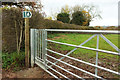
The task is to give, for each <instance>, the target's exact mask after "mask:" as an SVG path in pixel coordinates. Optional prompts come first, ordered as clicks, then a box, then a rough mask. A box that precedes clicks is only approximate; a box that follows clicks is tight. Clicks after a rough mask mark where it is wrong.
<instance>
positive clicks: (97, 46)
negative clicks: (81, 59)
mask: <svg viewBox="0 0 120 80" xmlns="http://www.w3.org/2000/svg"><path fill="white" fill-rule="evenodd" d="M98 48H99V34H97V45H96V49H98ZM96 65H98V51H96ZM97 72H98V71H97V68H95V75H97Z"/></svg>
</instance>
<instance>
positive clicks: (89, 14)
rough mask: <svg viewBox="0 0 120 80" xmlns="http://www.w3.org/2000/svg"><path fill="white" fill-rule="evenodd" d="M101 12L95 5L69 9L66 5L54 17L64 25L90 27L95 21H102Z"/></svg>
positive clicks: (77, 6)
mask: <svg viewBox="0 0 120 80" xmlns="http://www.w3.org/2000/svg"><path fill="white" fill-rule="evenodd" d="M100 13H101V12H100V11H99V10H98V9H97V7H96V6H94V5H81V6H80V5H76V6H74V7H69V6H68V5H65V6H64V7H62V8H61V10H60V11H59V12H58V13H55V14H53V15H52V16H51V17H47V18H48V19H52V17H53V18H54V19H56V20H58V21H62V22H63V23H69V24H76V25H80V26H89V25H90V22H91V21H93V19H102V17H101V15H100Z"/></svg>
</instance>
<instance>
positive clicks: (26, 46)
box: [25, 18, 29, 67]
mask: <svg viewBox="0 0 120 80" xmlns="http://www.w3.org/2000/svg"><path fill="white" fill-rule="evenodd" d="M25 65H26V67H29V19H28V18H25Z"/></svg>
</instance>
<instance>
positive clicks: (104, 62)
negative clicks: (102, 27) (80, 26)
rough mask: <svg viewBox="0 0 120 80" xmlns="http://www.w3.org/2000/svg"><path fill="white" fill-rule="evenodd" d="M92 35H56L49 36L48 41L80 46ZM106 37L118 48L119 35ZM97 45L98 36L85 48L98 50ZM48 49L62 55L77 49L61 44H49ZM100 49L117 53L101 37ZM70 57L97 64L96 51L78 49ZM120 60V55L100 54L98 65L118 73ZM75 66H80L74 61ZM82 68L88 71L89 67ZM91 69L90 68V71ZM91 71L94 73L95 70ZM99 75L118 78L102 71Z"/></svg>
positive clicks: (106, 35)
mask: <svg viewBox="0 0 120 80" xmlns="http://www.w3.org/2000/svg"><path fill="white" fill-rule="evenodd" d="M92 35H93V34H79V33H54V34H48V39H50V40H54V41H58V42H63V43H69V44H74V45H80V44H81V43H83V42H84V41H86V40H87V39H88V38H89V37H91V36H92ZM104 36H105V37H106V38H107V39H109V40H110V41H111V42H112V43H113V44H115V45H116V46H118V35H117V34H105V35H104ZM96 43H97V36H95V37H94V38H93V39H91V40H90V41H88V42H87V43H86V44H84V45H83V46H85V47H90V48H96ZM48 48H49V49H51V50H53V51H56V52H59V53H62V54H67V53H68V52H69V51H71V50H73V49H74V48H75V47H70V46H65V45H60V44H55V43H51V42H48ZM99 49H102V50H108V51H113V52H117V51H116V50H115V49H114V48H112V47H111V46H110V45H109V44H108V43H107V42H106V41H105V40H103V39H102V38H101V37H99ZM50 54H51V55H53V54H52V53H50ZM53 56H54V55H53ZM56 56H57V57H58V58H60V57H61V56H59V55H57V54H56ZM69 56H71V57H74V58H78V59H80V60H83V61H86V62H90V63H93V64H95V61H96V51H92V50H87V49H81V48H78V49H77V50H75V51H74V52H73V53H71V54H70V55H69ZM65 60H68V59H65ZM118 60H119V56H118V55H112V54H108V53H102V52H98V65H99V66H102V67H105V68H108V69H112V70H114V71H118V68H119V67H118V65H119V62H118ZM73 64H76V66H78V65H77V64H79V63H76V62H75V63H74V61H73ZM81 68H84V69H85V70H86V69H87V68H88V67H86V66H85V65H84V66H81ZM89 68H90V67H89ZM89 68H88V70H90V69H89ZM91 71H92V72H94V69H93V70H91ZM98 74H99V75H100V76H105V77H106V78H108V77H112V78H113V77H114V78H116V77H117V75H114V74H111V73H107V72H104V71H102V70H101V71H100V70H99V73H98Z"/></svg>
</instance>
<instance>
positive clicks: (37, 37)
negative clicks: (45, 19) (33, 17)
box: [30, 29, 120, 80]
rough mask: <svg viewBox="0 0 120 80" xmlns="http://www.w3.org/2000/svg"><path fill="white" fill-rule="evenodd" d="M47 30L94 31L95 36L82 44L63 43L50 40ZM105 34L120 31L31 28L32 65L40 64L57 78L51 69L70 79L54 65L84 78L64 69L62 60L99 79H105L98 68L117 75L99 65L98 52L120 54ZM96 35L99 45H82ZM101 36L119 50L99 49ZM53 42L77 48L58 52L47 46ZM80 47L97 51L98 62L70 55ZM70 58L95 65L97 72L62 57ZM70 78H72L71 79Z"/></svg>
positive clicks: (117, 73)
mask: <svg viewBox="0 0 120 80" xmlns="http://www.w3.org/2000/svg"><path fill="white" fill-rule="evenodd" d="M47 32H72V33H75V32H77V33H78V32H79V33H88V34H89V33H92V34H93V36H91V37H90V38H88V39H87V40H86V41H84V42H83V43H81V44H80V45H74V44H68V43H63V42H57V41H53V40H48V39H47ZM103 34H119V31H113V30H64V29H31V30H30V37H31V66H32V67H33V65H34V64H37V65H38V66H40V67H41V68H42V69H44V70H45V71H46V72H48V73H49V74H50V75H52V76H53V77H55V78H56V79H60V78H59V77H57V76H56V75H55V74H54V73H52V72H51V71H50V70H48V69H51V70H52V71H54V72H55V73H57V74H59V75H61V76H62V77H64V78H66V79H69V78H68V77H67V76H65V75H63V74H62V73H60V72H59V71H57V70H55V69H54V68H52V66H53V65H54V66H55V67H57V68H59V69H61V70H63V71H65V72H66V73H69V74H71V75H73V76H75V77H76V78H79V79H83V80H84V78H82V77H81V76H79V75H76V74H74V73H72V72H70V71H69V70H66V69H64V68H63V67H61V66H59V65H57V64H56V63H57V62H61V63H62V64H65V65H67V66H70V67H72V68H74V69H77V70H78V71H81V72H83V73H86V74H89V75H91V76H93V77H95V78H99V79H104V78H102V77H101V76H98V74H97V73H98V69H102V70H104V71H108V72H111V73H114V74H116V75H120V73H119V72H116V71H113V70H111V69H107V68H105V67H101V66H99V65H98V52H103V53H107V54H113V55H118V56H120V49H119V48H118V47H117V46H116V45H114V44H113V43H112V42H111V41H110V40H108V39H107V38H106V37H105V36H104V35H103ZM95 36H97V45H96V48H90V47H84V46H82V45H84V44H85V43H87V42H88V41H90V40H91V39H92V38H94V37H95ZM99 37H101V38H103V39H104V40H105V41H106V42H107V43H108V44H110V45H111V46H112V47H113V48H114V49H115V50H116V51H117V52H112V51H107V50H102V49H99V44H100V43H99ZM48 42H51V43H56V44H61V45H66V46H71V47H75V49H73V50H71V51H70V52H68V53H67V54H65V55H64V54H61V53H58V52H56V51H53V50H50V49H48V48H47V43H48ZM78 48H83V49H88V50H92V51H96V62H95V64H92V63H88V62H86V61H83V60H79V59H77V58H74V57H70V56H69V55H70V54H71V53H72V52H74V51H75V50H76V49H78ZM47 52H52V53H53V54H58V55H60V56H62V57H61V58H60V59H57V58H55V57H53V56H50V55H48V54H47ZM65 57H66V58H68V59H71V60H75V61H77V62H80V63H84V64H87V65H89V66H92V67H95V74H93V73H91V72H88V71H86V70H83V69H81V68H78V67H76V66H74V65H71V64H69V63H67V62H64V61H62V59H64V58H65ZM47 58H51V59H54V60H56V62H51V61H49V60H48V59H47ZM48 63H50V64H51V65H50V66H49V65H48ZM69 80H70V79H69Z"/></svg>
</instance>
